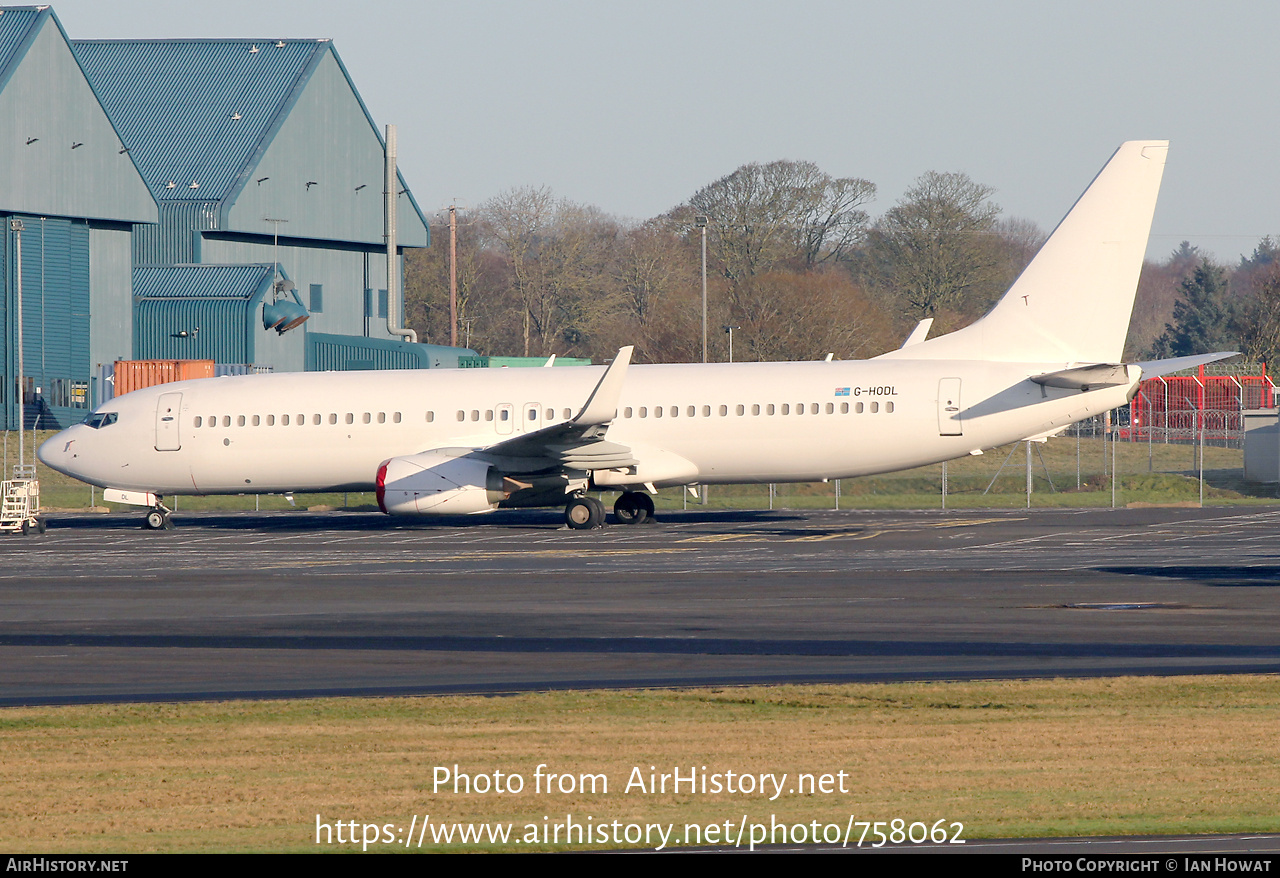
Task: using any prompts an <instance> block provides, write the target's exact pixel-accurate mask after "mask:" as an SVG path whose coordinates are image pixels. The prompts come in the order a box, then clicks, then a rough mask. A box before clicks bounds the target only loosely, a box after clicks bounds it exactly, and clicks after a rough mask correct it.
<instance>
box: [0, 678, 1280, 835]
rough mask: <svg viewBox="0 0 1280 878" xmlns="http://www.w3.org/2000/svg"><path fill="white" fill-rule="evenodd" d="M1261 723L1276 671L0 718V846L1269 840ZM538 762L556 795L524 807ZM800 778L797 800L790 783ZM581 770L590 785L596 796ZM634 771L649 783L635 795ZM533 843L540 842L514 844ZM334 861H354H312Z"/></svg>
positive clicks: (97, 710)
mask: <svg viewBox="0 0 1280 878" xmlns="http://www.w3.org/2000/svg"><path fill="white" fill-rule="evenodd" d="M1278 711H1280V679H1277V678H1274V677H1193V678H1117V679H1109V680H1048V681H1016V682H977V683H932V684H894V685H848V686H822V685H816V686H783V687H769V688H762V687H757V688H741V689H697V690H685V691H637V692H569V693H549V694H541V693H534V694H525V695H517V696H511V697H501V698H478V697H445V698H417V699H325V700H307V701H287V702H268V701H259V702H226V703H195V704H150V705H115V706H88V707H45V708H12V709H6V710H3V711H0V741H2V742H3V750H2V753H3V757H2V758H0V783H2V784H3V788H4V790H5V794H4V796H3V798H2V799H0V846H3V847H4V848H5V849H7V850H10V851H14V852H50V851H60V852H76V851H113V852H144V851H315V850H317V846H316V844H315V837H316V823H317V819H319V820H320V822H322V823H325V824H326V825H329V826H332V825H333V824H335V823H337V822H339V821H342V822H348V821H355V824H356V826H355V827H354V830H355V834H356V837H357V838H359V837H360V836H361V834H362V833H363V829H362V827H363V824H366V823H367V824H376V825H378V826H379V827H382V826H384V825H387V824H390V825H391V826H392V827H393V828H394V829H395V830H397V831H399V832H400V833H401V834H403V831H404V830H407V828H408V826H409V824H410V821H411V819H412V817H413V815H418V820H419V821H421V819H422V815H424V814H429V815H430V821H431V823H432V825H449V824H456V823H471V824H476V825H480V824H485V825H489V826H494V825H500V824H511V825H512V831H513V833H514V835H513V836H512V840H511V841H509V842H508V843H506V844H503V843H493V842H490V841H489V840H487V838H486V839H485V840H482V841H480V842H475V843H468V844H465V845H464V844H460V843H459V840H458V838H457V837H455V838H454V841H453V843H451V844H450V843H446V842H444V841H440V842H433V841H432V840H431V836H430V835H428V836H427V842H426V843H425V844H424V845H423V848H422V849H423V850H428V849H430V850H459V849H463V850H516V851H519V850H523V851H530V850H562V849H577V848H580V847H584V846H601V847H608V846H614V845H613V843H612V841H611V840H610V841H601V840H599V839H597V840H596V841H597V843H595V844H585V845H579V844H577V843H576V840H575V842H574V843H565V841H564V839H563V837H562V839H561V841H560V842H559V843H557V842H556V841H554V840H550V841H545V840H544V836H545V835H548V834H549V833H550V832H551V831H552V829H553V828H554V826H555V825H557V824H563V823H564V822H565V820H566V816H567V815H573V819H574V820H575V821H576V822H577V823H578V824H579V825H580V826H586V825H590V826H593V827H599V826H600V825H602V824H611V822H612V821H619V823H620V825H626V824H650V823H658V824H673V825H674V830H675V837H677V838H682V837H683V836H684V827H685V825H686V824H698V825H699V826H702V827H707V826H713V825H714V826H719V827H721V830H720V831H721V834H722V835H723V834H724V829H723V827H724V824H725V822H726V821H729V822H730V824H732V826H731V827H730V830H729V831H730V834H732V832H733V831H736V829H735V828H734V827H736V825H737V824H738V823H740V822H742V820H743V818H744V817H745V818H746V820H747V821H748V822H759V823H761V824H763V825H766V826H767V825H769V824H770V822H771V821H772V820H776V821H777V822H779V823H783V824H786V825H789V826H795V825H799V824H804V825H806V826H808V825H810V824H812V823H814V822H815V821H816V822H817V824H819V825H820V826H823V827H825V826H828V825H838V826H839V827H840V828H841V830H843V829H844V827H845V825H846V823H847V822H848V821H849V820H850V819H851V818H852V819H853V820H856V821H861V820H870V821H891V820H894V819H895V818H899V819H903V820H905V821H906V823H907V824H908V825H909V824H911V823H912V822H915V821H920V822H923V823H924V824H927V825H929V826H932V825H933V824H934V822H935V821H937V820H940V819H942V820H945V821H946V822H947V824H948V825H949V824H950V823H951V822H952V821H956V822H959V823H963V825H964V837H967V838H976V837H994V836H1040V835H1048V836H1051V835H1076V834H1094V833H1098V834H1140V833H1169V832H1178V833H1206V832H1244V831H1275V830H1276V828H1277V826H1276V823H1277V818H1276V811H1275V802H1276V801H1277V799H1278V798H1280V754H1278V753H1277V752H1276V748H1275V746H1274V728H1275V717H1276V716H1277V713H1278ZM539 765H544V766H545V767H544V768H543V769H542V772H543V773H544V774H546V773H552V774H555V775H558V776H560V777H561V778H562V779H563V778H565V777H568V778H571V779H572V783H570V784H569V786H571V787H572V789H571V790H569V791H562V789H563V787H562V786H561V781H554V782H553V785H554V791H553V792H551V793H547V792H546V791H545V789H544V790H543V792H541V793H539V792H537V791H536V790H535V789H534V783H535V774H536V772H537V771H538V766H539ZM455 766H456V770H458V771H461V772H463V773H465V774H468V775H470V776H472V777H478V776H480V775H484V776H487V777H488V778H489V779H491V780H492V779H493V777H494V772H501V773H502V776H503V777H504V778H506V779H507V783H508V784H510V783H511V779H510V775H512V774H513V773H514V774H518V775H520V776H521V777H522V779H523V783H524V788H523V790H521V791H520V792H518V793H501V794H500V793H495V792H490V793H487V794H478V793H476V792H474V791H472V792H471V793H470V794H467V793H465V792H460V793H454V792H453V791H452V786H450V785H446V786H445V787H444V788H443V789H436V788H435V785H434V780H435V778H436V777H437V771H438V769H447V770H448V771H449V772H450V773H452V772H453V771H455ZM677 767H678V768H679V769H680V771H681V772H682V773H683V774H684V775H686V776H688V775H689V774H690V772H691V771H693V770H694V769H695V768H696V769H697V771H698V772H699V773H701V772H703V771H705V773H706V774H707V775H708V776H711V775H716V774H718V775H720V777H721V782H722V783H723V782H724V779H725V777H726V773H727V772H729V771H732V772H734V774H735V777H737V778H739V781H738V782H739V783H742V780H741V775H744V774H745V775H755V776H759V775H761V774H774V775H780V774H783V773H785V774H786V779H785V780H784V781H783V787H784V791H783V792H782V794H780V795H778V796H777V797H776V798H774V799H773V800H772V801H771V800H770V795H769V794H761V793H760V792H758V791H757V792H752V793H741V792H736V793H730V792H724V791H722V792H720V793H714V792H710V791H708V792H706V793H703V792H702V791H701V790H700V789H695V790H693V791H690V790H688V789H687V787H682V788H681V789H680V790H679V791H676V792H673V791H672V789H671V787H670V785H668V788H667V791H666V792H665V793H664V792H661V791H658V792H652V791H650V790H649V789H648V785H649V782H650V777H651V775H657V776H660V775H662V774H664V773H665V774H670V773H671V772H672V771H673V769H675V768H677ZM704 767H705V768H704ZM636 771H638V775H636V774H634V773H633V772H636ZM840 772H844V776H843V777H841V776H840V774H839V773H840ZM801 774H811V775H813V778H814V780H813V784H814V790H813V792H809V791H805V792H804V793H801V792H799V790H798V788H797V786H796V784H797V778H798V777H799V775H801ZM585 775H603V776H604V778H606V779H607V783H608V788H607V792H606V791H605V790H604V789H603V786H602V782H601V781H600V780H599V778H597V780H596V782H595V783H596V788H595V791H594V792H592V791H591V790H590V788H589V785H588V784H585V783H584V782H583V780H582V778H583V776H585ZM823 775H827V776H828V781H827V785H828V788H829V789H830V790H831V792H826V793H824V792H822V791H821V788H822V782H821V778H822V776H823ZM637 777H640V778H642V779H643V780H644V783H645V787H646V788H645V790H644V791H643V792H642V791H641V790H640V789H639V788H637V787H636V786H635V785H634V784H632V788H631V790H630V791H628V790H627V785H628V782H629V781H634V780H635V779H636V778H637ZM841 785H843V787H844V790H845V791H844V792H841V791H840V786H841ZM584 787H586V791H584ZM768 788H769V789H770V790H771V789H772V787H768ZM885 831H886V832H887V831H889V829H888V828H886V830H885ZM528 833H532V836H537V840H536V841H532V840H528V839H526V840H524V841H521V842H520V843H517V842H516V841H515V840H514V839H516V838H524V837H525V836H526V834H528ZM379 836H380V837H381V836H382V833H381V831H380V832H379ZM532 836H529V838H532ZM745 837H746V836H744V838H745ZM855 837H856V831H855ZM335 839H336V837H335ZM656 843H657V842H656V840H655V841H654V842H653V844H656ZM622 846H626V845H625V842H624V843H623V845H622ZM359 847H360V845H358V844H357V845H355V848H356V849H358V848H359ZM372 847H373V848H374V849H377V850H403V849H404V848H403V847H401V846H398V845H393V844H381V843H379V844H375V845H373V846H372ZM336 848H343V849H351V848H352V846H351V845H338V844H334V845H332V846H328V845H322V846H321V849H336Z"/></svg>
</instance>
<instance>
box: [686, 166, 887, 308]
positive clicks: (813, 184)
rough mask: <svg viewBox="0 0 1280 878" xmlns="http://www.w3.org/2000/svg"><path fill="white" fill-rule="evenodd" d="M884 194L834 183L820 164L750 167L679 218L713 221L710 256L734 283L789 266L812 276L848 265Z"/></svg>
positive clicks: (862, 183) (855, 183)
mask: <svg viewBox="0 0 1280 878" xmlns="http://www.w3.org/2000/svg"><path fill="white" fill-rule="evenodd" d="M875 191H876V187H875V185H874V184H872V183H869V182H867V181H866V180H859V179H856V178H853V177H842V178H838V179H837V178H833V177H831V176H830V175H829V174H826V173H824V172H823V171H822V170H821V169H820V168H819V167H818V166H817V165H816V164H814V163H813V162H794V161H776V162H770V163H769V164H766V165H760V164H749V165H743V166H742V167H740V168H738V170H736V171H734V172H733V173H732V174H730V175H728V176H727V177H723V178H721V179H719V180H717V181H716V182H714V183H712V184H711V185H709V186H706V187H704V188H702V189H700V190H698V192H696V193H695V194H694V195H693V197H692V198H690V199H689V201H688V202H687V205H686V206H685V208H684V209H683V210H679V209H678V211H677V213H691V214H704V215H706V216H708V217H709V218H710V219H711V226H710V229H711V234H710V235H709V236H708V250H709V251H710V252H709V255H710V256H711V258H712V260H713V261H714V263H715V265H716V266H717V268H718V270H719V271H720V272H722V273H723V274H724V276H725V277H727V278H728V279H729V280H730V281H731V282H735V283H736V282H739V281H741V280H743V279H745V278H747V277H750V276H752V275H756V274H761V273H763V272H766V271H769V270H771V269H772V268H774V267H776V266H780V265H782V264H790V265H792V266H793V267H796V266H799V265H802V266H804V267H809V268H812V267H814V266H816V265H819V264H821V263H823V262H826V261H830V260H837V259H839V258H841V257H842V256H843V255H844V254H845V253H846V252H847V251H848V250H849V248H851V247H853V246H854V245H855V244H857V243H858V242H859V241H860V240H861V239H862V236H863V234H864V232H865V230H866V224H867V214H866V211H864V210H863V209H862V205H864V204H865V203H867V202H868V201H870V200H871V199H872V198H873V197H874V196H875Z"/></svg>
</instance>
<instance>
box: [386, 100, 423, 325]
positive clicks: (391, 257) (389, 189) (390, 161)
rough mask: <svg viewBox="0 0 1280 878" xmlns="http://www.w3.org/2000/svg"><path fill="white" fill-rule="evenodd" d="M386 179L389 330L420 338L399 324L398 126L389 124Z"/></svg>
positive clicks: (400, 308)
mask: <svg viewBox="0 0 1280 878" xmlns="http://www.w3.org/2000/svg"><path fill="white" fill-rule="evenodd" d="M386 155H387V160H386V179H385V181H384V185H383V187H382V195H383V205H384V213H383V228H384V235H383V236H384V237H385V238H386V239H387V332H388V333H390V334H391V335H402V336H404V337H405V340H406V341H410V342H416V341H417V340H418V334H417V333H416V332H414V331H413V330H412V329H406V328H405V327H403V326H400V325H399V320H400V314H401V312H402V311H403V308H402V305H401V301H400V261H399V260H398V259H397V258H396V215H397V213H398V211H397V204H396V202H397V200H398V195H399V192H398V191H397V190H398V189H399V188H400V187H399V183H400V181H399V178H398V176H397V175H396V126H394V125H388V126H387V153H386Z"/></svg>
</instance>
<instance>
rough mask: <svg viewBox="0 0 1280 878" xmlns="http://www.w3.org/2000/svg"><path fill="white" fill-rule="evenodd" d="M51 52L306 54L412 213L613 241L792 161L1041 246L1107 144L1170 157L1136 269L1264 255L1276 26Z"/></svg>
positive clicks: (919, 30)
mask: <svg viewBox="0 0 1280 878" xmlns="http://www.w3.org/2000/svg"><path fill="white" fill-rule="evenodd" d="M54 10H55V11H56V12H57V13H58V17H59V19H60V20H61V21H62V24H63V27H64V28H66V30H67V33H68V35H69V36H71V37H72V38H73V39H97V38H107V39H110V38H126V37H133V38H157V37H250V38H253V37H263V38H266V37H331V38H333V40H334V42H335V45H336V46H337V49H338V52H339V54H340V55H341V56H342V59H343V61H344V63H345V64H346V65H347V68H348V70H349V71H350V73H351V75H352V77H353V79H354V80H355V82H356V85H357V87H358V88H359V89H360V92H361V95H362V96H363V97H364V99H365V102H366V104H367V105H368V107H369V109H370V112H371V113H372V114H373V116H374V119H375V120H376V121H377V122H378V124H379V125H380V126H381V125H383V124H385V123H387V122H392V123H395V124H396V125H397V126H398V129H399V148H400V162H401V168H402V171H403V173H404V175H405V178H406V179H407V180H408V182H409V185H410V187H411V188H412V189H413V191H414V194H415V195H416V196H417V199H418V203H419V204H420V205H421V206H422V208H423V210H424V211H426V212H428V213H431V212H433V211H435V210H437V209H439V208H441V207H443V206H444V205H447V204H448V203H449V202H450V201H451V200H453V199H457V201H458V203H459V204H463V205H477V204H480V203H481V202H483V201H484V200H486V199H487V198H490V197H492V196H493V195H496V194H498V193H499V192H501V191H503V190H505V189H508V188H511V187H515V186H547V187H550V188H551V189H552V190H553V191H555V192H556V193H557V194H558V195H560V196H563V197H565V198H569V199H572V200H574V201H579V202H584V203H587V204H593V205H596V206H598V207H600V208H601V209H603V210H605V211H607V212H609V213H613V214H618V215H620V216H624V217H634V218H644V217H649V216H653V215H656V214H659V213H662V212H663V211H665V210H667V209H669V208H671V207H673V206H674V205H676V204H678V203H680V202H681V201H683V200H684V199H686V198H688V197H689V196H690V195H691V194H692V193H693V192H694V191H696V190H697V189H698V188H700V187H701V186H703V185H705V184H707V183H709V182H711V181H713V180H715V179H718V178H719V177H721V176H724V175H725V174H728V173H729V172H731V171H733V170H734V169H735V168H736V167H738V166H739V165H742V164H744V163H747V162H752V161H758V162H767V161H772V160H774V159H780V158H786V159H808V160H812V161H815V162H817V163H818V164H819V165H820V166H821V167H822V168H823V169H824V170H825V171H827V172H828V173H830V174H833V175H836V176H853V177H863V178H866V179H868V180H870V181H872V182H873V183H875V184H876V185H877V186H878V187H879V194H878V197H877V200H876V202H875V203H874V204H873V205H872V206H871V213H872V214H873V215H878V214H880V213H882V212H883V211H885V210H887V209H888V208H889V207H891V206H892V205H893V204H894V202H895V201H896V200H897V199H898V197H899V196H900V195H901V194H902V192H903V191H904V190H905V189H906V188H908V187H909V186H910V185H911V182H912V181H913V180H914V179H915V178H916V177H917V176H919V175H920V174H922V173H924V172H925V171H928V170H937V171H963V172H965V173H967V174H969V175H970V176H971V177H972V178H974V179H975V180H977V181H978V182H981V183H985V184H987V185H990V186H994V187H995V188H996V189H997V194H996V201H997V202H999V204H1000V205H1001V206H1002V207H1003V208H1004V211H1005V214H1006V215H1009V216H1021V217H1026V218H1029V219H1032V220H1034V221H1035V222H1037V223H1039V224H1040V225H1041V226H1042V227H1043V228H1044V229H1045V230H1046V231H1048V230H1049V229H1051V228H1052V227H1053V225H1054V224H1056V222H1057V221H1058V220H1059V219H1060V218H1061V217H1062V215H1063V214H1064V213H1065V212H1066V211H1067V209H1068V208H1069V207H1070V206H1071V204H1072V202H1073V201H1074V200H1075V198H1076V197H1077V196H1078V195H1079V193H1080V192H1081V191H1082V190H1083V189H1084V187H1085V186H1086V185H1087V184H1088V182H1089V180H1090V179H1092V177H1093V175H1094V174H1095V173H1096V172H1097V170H1098V169H1099V168H1100V167H1101V166H1102V164H1103V162H1104V161H1105V160H1106V159H1107V158H1108V157H1109V156H1110V154H1111V152H1112V151H1113V150H1114V149H1115V147H1116V146H1117V145H1118V144H1119V143H1120V142H1121V141H1124V140H1131V139H1168V140H1170V141H1172V144H1171V149H1170V157H1169V165H1168V167H1167V169H1166V173H1165V178H1164V188H1163V190H1162V193H1161V201H1160V205H1159V207H1158V208H1157V211H1156V219H1155V225H1154V229H1153V235H1154V237H1153V240H1152V246H1151V248H1150V250H1149V253H1150V254H1152V255H1154V256H1157V257H1159V256H1163V255H1164V254H1166V253H1168V252H1170V251H1172V250H1173V249H1174V248H1175V247H1176V246H1177V244H1178V242H1179V241H1181V240H1183V239H1188V240H1190V241H1191V242H1192V243H1193V244H1196V245H1198V246H1199V247H1201V249H1202V250H1204V251H1206V252H1209V253H1212V254H1216V255H1217V256H1218V257H1219V258H1221V259H1224V260H1227V261H1234V260H1235V259H1237V258H1238V257H1239V255H1240V254H1241V253H1242V252H1243V253H1247V252H1250V251H1251V250H1252V249H1253V246H1254V244H1255V243H1256V241H1257V239H1258V238H1260V237H1262V236H1263V235H1268V234H1270V235H1278V234H1280V218H1277V215H1276V205H1277V204H1280V174H1278V173H1277V169H1276V163H1275V159H1274V152H1275V143H1276V140H1275V128H1276V124H1277V123H1276V114H1275V112H1274V109H1273V106H1272V100H1271V95H1272V93H1273V89H1274V85H1275V83H1276V82H1277V81H1280V51H1277V50H1276V45H1277V44H1276V36H1275V35H1276V34H1277V33H1280V4H1266V3H1261V2H1232V0H1226V2H1218V3H1215V4H1212V5H1210V4H1203V3H1192V2H1189V0H1165V2H1124V0H1110V2H1070V3H1056V4H1050V3H1027V2H1020V3H1014V2H941V0H917V2H912V0H905V2H902V0H900V2H894V3H883V2H880V3H870V2H851V0H846V2H827V0H797V2H793V3H787V4H781V3H777V2H756V0H738V2H729V0H703V2H690V0H684V2H670V0H645V2H642V3H612V2H602V0H596V2H577V0H573V2H570V0H563V2H532V0H530V2H512V0H473V2H468V3H457V2H452V3H445V2H437V0H418V2H403V0H383V2H380V3H371V4H360V3H351V2H342V3H339V2H331V0H309V2H300V0H281V2H271V0H259V2H245V0H219V2H217V3H210V2H207V0H206V2H202V3H188V2H156V0H150V2H147V0H113V2H109V3H104V2H101V0H65V2H60V3H55V4H54Z"/></svg>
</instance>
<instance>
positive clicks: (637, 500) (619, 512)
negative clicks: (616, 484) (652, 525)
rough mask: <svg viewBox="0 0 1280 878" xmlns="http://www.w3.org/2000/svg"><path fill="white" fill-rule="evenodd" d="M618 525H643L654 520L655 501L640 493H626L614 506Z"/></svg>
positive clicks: (614, 514) (614, 515)
mask: <svg viewBox="0 0 1280 878" xmlns="http://www.w3.org/2000/svg"><path fill="white" fill-rule="evenodd" d="M613 517H614V518H615V519H617V521H618V524H643V523H644V522H646V521H648V520H649V519H651V518H653V499H652V498H651V497H650V496H649V495H648V494H641V493H640V492H639V491H626V492H624V493H623V494H622V495H621V496H619V497H618V499H617V500H616V501H614V504H613Z"/></svg>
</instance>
